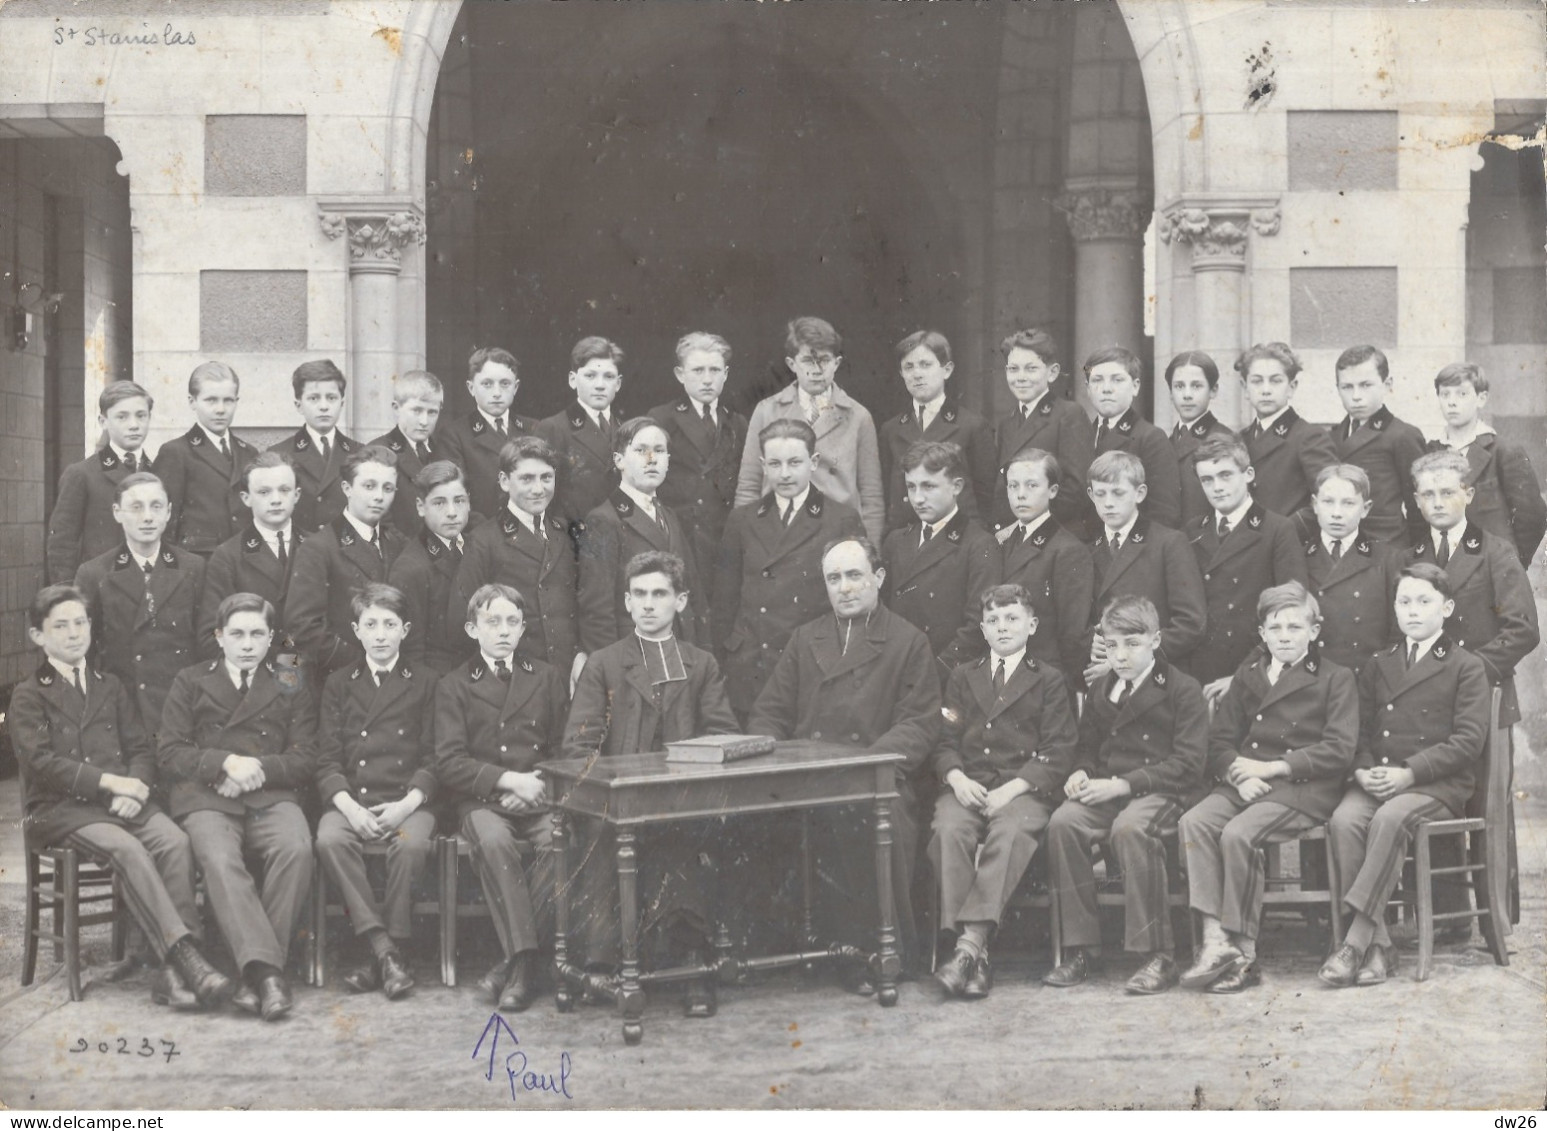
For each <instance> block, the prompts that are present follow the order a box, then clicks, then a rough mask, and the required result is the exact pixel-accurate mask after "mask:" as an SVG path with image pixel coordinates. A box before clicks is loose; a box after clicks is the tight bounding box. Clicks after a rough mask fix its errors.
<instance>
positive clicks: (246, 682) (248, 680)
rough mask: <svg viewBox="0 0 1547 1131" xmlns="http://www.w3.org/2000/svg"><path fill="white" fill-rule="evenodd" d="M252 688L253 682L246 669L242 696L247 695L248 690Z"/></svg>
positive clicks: (243, 676)
mask: <svg viewBox="0 0 1547 1131" xmlns="http://www.w3.org/2000/svg"><path fill="white" fill-rule="evenodd" d="M251 686H252V680H251V678H250V677H249V673H248V671H247V669H246V668H243V669H242V694H243V695H246V694H247V689H248V688H249V687H251Z"/></svg>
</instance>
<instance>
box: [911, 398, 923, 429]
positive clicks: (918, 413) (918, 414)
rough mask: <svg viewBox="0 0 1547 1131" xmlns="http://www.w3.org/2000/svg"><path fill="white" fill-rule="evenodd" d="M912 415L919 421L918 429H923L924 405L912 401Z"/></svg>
mask: <svg viewBox="0 0 1547 1131" xmlns="http://www.w3.org/2000/svg"><path fill="white" fill-rule="evenodd" d="M913 415H914V417H915V418H917V420H918V422H919V431H920V432H922V431H924V406H923V405H921V404H919V403H918V402H917V401H914V402H913Z"/></svg>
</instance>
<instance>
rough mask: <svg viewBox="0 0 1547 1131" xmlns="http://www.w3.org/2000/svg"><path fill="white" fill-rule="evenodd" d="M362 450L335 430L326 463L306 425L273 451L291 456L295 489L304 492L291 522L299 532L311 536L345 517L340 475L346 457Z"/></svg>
mask: <svg viewBox="0 0 1547 1131" xmlns="http://www.w3.org/2000/svg"><path fill="white" fill-rule="evenodd" d="M359 447H360V442H359V441H358V440H351V439H350V438H349V437H348V436H346V435H344V434H343V433H342V432H340V431H339V430H338V429H337V428H335V429H334V430H333V439H332V446H331V447H330V448H329V449H328V458H327V459H326V460H324V459H323V458H322V453H321V452H319V451H318V450H317V449H316V447H314V446H313V444H312V438H311V435H310V434H309V433H308V432H307V431H306V428H305V426H304V425H303V426H302V427H300V428H297V429H296V430H295V432H294V434H292V435H290V436H288V437H287V438H285V439H283V440H280V441H279V442H278V443H276V444H274V445H273V447H272V448H271V449H270V450H271V451H276V452H280V453H282V454H284V455H287V456H289V457H290V462H291V463H293V464H295V485H296V486H297V487H299V488H300V489H301V499H300V501H299V502H298V503H296V505H295V514H293V515H292V516H291V517H290V522H291V525H292V526H294V527H295V528H296V529H297V530H300V531H302V532H304V533H307V534H310V533H311V532H312V531H313V530H319V529H321V528H322V527H324V526H326V525H327V524H328V523H330V522H332V521H333V520H334V519H335V518H337V517H338V516H339V515H341V514H343V513H344V488H343V485H342V484H341V483H340V482H339V472H341V471H342V470H343V468H344V457H346V456H347V455H349V453H350V452H353V451H356V450H357V449H358V448H359Z"/></svg>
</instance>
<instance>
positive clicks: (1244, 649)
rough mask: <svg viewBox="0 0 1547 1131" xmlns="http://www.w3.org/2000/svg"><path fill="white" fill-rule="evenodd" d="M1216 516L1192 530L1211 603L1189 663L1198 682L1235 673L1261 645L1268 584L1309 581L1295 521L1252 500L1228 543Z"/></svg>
mask: <svg viewBox="0 0 1547 1131" xmlns="http://www.w3.org/2000/svg"><path fill="white" fill-rule="evenodd" d="M1217 520H1218V516H1217V515H1215V514H1213V513H1212V512H1211V513H1210V514H1209V515H1206V516H1205V517H1203V518H1201V519H1199V520H1198V521H1197V522H1196V523H1194V524H1193V527H1192V529H1191V530H1190V531H1189V532H1188V533H1189V535H1190V536H1191V539H1192V548H1193V552H1194V553H1195V554H1196V555H1197V557H1198V569H1199V570H1200V571H1202V573H1203V596H1204V599H1205V600H1206V601H1207V603H1208V614H1207V620H1206V624H1205V628H1204V634H1203V641H1202V642H1201V643H1200V644H1199V645H1198V646H1197V647H1196V648H1194V649H1193V652H1192V655H1191V656H1190V657H1188V661H1187V664H1186V668H1187V670H1188V671H1189V672H1190V673H1192V677H1193V678H1194V679H1196V680H1197V681H1198V682H1199V683H1211V682H1213V681H1214V680H1216V679H1223V678H1224V677H1225V676H1227V675H1232V674H1234V672H1235V669H1236V668H1238V667H1240V666H1241V662H1242V661H1243V660H1245V659H1246V657H1247V656H1248V655H1249V654H1250V653H1251V651H1252V649H1253V648H1255V647H1256V646H1257V642H1258V640H1259V639H1260V637H1259V636H1258V633H1257V598H1258V597H1259V596H1261V594H1262V591H1263V590H1264V589H1266V588H1268V587H1269V586H1271V585H1282V584H1284V582H1286V581H1298V582H1299V583H1300V584H1301V585H1305V584H1306V583H1307V581H1308V580H1309V578H1308V577H1307V575H1306V572H1305V551H1304V549H1303V548H1302V547H1301V545H1300V540H1299V539H1298V538H1296V537H1295V524H1294V522H1293V521H1292V520H1290V519H1287V518H1285V517H1283V516H1282V515H1277V514H1273V513H1272V512H1271V511H1267V510H1264V509H1263V507H1262V504H1261V503H1253V504H1252V506H1251V509H1250V510H1248V511H1247V512H1246V516H1245V517H1244V518H1243V519H1242V520H1241V523H1240V525H1239V526H1238V527H1236V529H1234V530H1232V531H1230V533H1229V534H1227V535H1225V540H1224V542H1220V540H1219V531H1218V527H1217V526H1216V525H1215V524H1216V522H1217Z"/></svg>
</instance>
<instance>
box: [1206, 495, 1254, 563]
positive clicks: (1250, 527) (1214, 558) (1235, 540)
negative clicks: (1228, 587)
mask: <svg viewBox="0 0 1547 1131" xmlns="http://www.w3.org/2000/svg"><path fill="white" fill-rule="evenodd" d="M1262 515H1263V510H1262V505H1261V504H1260V503H1253V504H1252V506H1251V509H1250V510H1248V511H1247V512H1246V517H1245V518H1243V519H1242V520H1241V522H1240V525H1238V526H1237V527H1236V528H1235V529H1234V530H1232V531H1230V533H1228V534H1226V535H1225V540H1224V541H1223V542H1221V541H1219V539H1218V537H1217V535H1216V537H1215V539H1214V542H1215V545H1214V552H1213V554H1211V555H1210V556H1209V564H1208V565H1207V566H1205V567H1204V568H1205V569H1210V570H1213V569H1218V568H1219V567H1220V566H1222V565H1224V564H1225V563H1226V562H1228V561H1230V560H1231V559H1232V558H1237V557H1240V556H1241V555H1242V554H1244V553H1246V552H1247V551H1248V550H1250V549H1251V548H1252V547H1253V546H1254V545H1256V544H1257V539H1258V538H1260V537H1261V536H1262V521H1263V519H1262ZM1216 518H1217V516H1211V517H1210V518H1209V519H1208V520H1207V521H1208V522H1210V523H1213V522H1214V521H1215V519H1216ZM1215 529H1216V530H1217V527H1216V528H1215Z"/></svg>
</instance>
